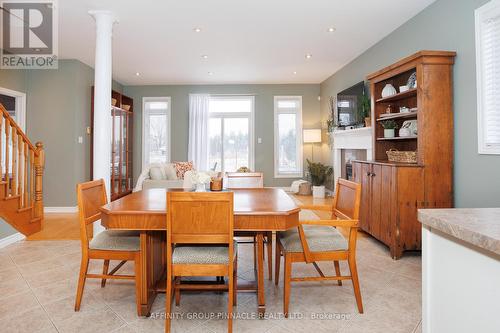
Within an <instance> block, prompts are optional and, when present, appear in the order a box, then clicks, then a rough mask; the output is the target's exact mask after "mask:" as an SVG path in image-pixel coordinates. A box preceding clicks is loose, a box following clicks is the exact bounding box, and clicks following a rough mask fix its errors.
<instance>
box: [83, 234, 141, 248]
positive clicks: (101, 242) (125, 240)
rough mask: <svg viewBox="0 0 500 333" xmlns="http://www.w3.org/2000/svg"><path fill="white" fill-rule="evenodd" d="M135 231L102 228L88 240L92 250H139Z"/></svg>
mask: <svg viewBox="0 0 500 333" xmlns="http://www.w3.org/2000/svg"><path fill="white" fill-rule="evenodd" d="M139 242H140V241H139V233H138V232H137V231H122V230H104V231H103V232H101V233H99V234H97V235H96V236H95V237H94V238H92V240H91V241H90V244H89V248H91V249H92V250H115V251H139V249H140V245H139Z"/></svg>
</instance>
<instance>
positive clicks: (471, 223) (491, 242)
mask: <svg viewBox="0 0 500 333" xmlns="http://www.w3.org/2000/svg"><path fill="white" fill-rule="evenodd" d="M418 220H419V221H420V223H422V224H423V225H426V226H429V227H431V228H434V229H437V230H439V231H441V232H444V233H445V234H448V235H450V236H453V237H455V238H458V239H460V240H463V241H465V242H467V243H470V244H472V245H475V246H477V247H479V248H482V249H485V250H488V251H491V252H493V253H496V254H498V255H500V208H453V209H419V210H418Z"/></svg>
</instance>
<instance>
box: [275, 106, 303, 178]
mask: <svg viewBox="0 0 500 333" xmlns="http://www.w3.org/2000/svg"><path fill="white" fill-rule="evenodd" d="M274 177H276V178H295V177H302V96H275V97H274Z"/></svg>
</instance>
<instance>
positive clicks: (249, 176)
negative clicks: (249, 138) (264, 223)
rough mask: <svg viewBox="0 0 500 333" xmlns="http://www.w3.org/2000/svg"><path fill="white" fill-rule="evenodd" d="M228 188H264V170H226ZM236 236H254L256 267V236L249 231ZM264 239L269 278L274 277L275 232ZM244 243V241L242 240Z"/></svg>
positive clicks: (269, 233)
mask: <svg viewBox="0 0 500 333" xmlns="http://www.w3.org/2000/svg"><path fill="white" fill-rule="evenodd" d="M225 177H226V188H227V189H249V188H263V187H264V174H263V173H262V172H226V176H225ZM235 236H236V237H253V241H251V242H252V243H253V244H254V251H253V253H254V267H256V265H257V262H256V260H257V247H256V246H255V242H256V239H255V236H254V235H252V234H251V233H248V232H236V234H235ZM264 240H265V242H266V249H267V267H268V271H269V280H272V279H273V233H272V232H266V234H265V237H264ZM240 243H244V241H240Z"/></svg>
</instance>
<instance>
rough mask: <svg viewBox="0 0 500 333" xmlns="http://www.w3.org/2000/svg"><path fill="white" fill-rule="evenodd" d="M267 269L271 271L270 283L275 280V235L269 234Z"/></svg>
mask: <svg viewBox="0 0 500 333" xmlns="http://www.w3.org/2000/svg"><path fill="white" fill-rule="evenodd" d="M266 248H267V269H268V271H269V281H272V280H273V233H272V232H268V233H267V244H266Z"/></svg>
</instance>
